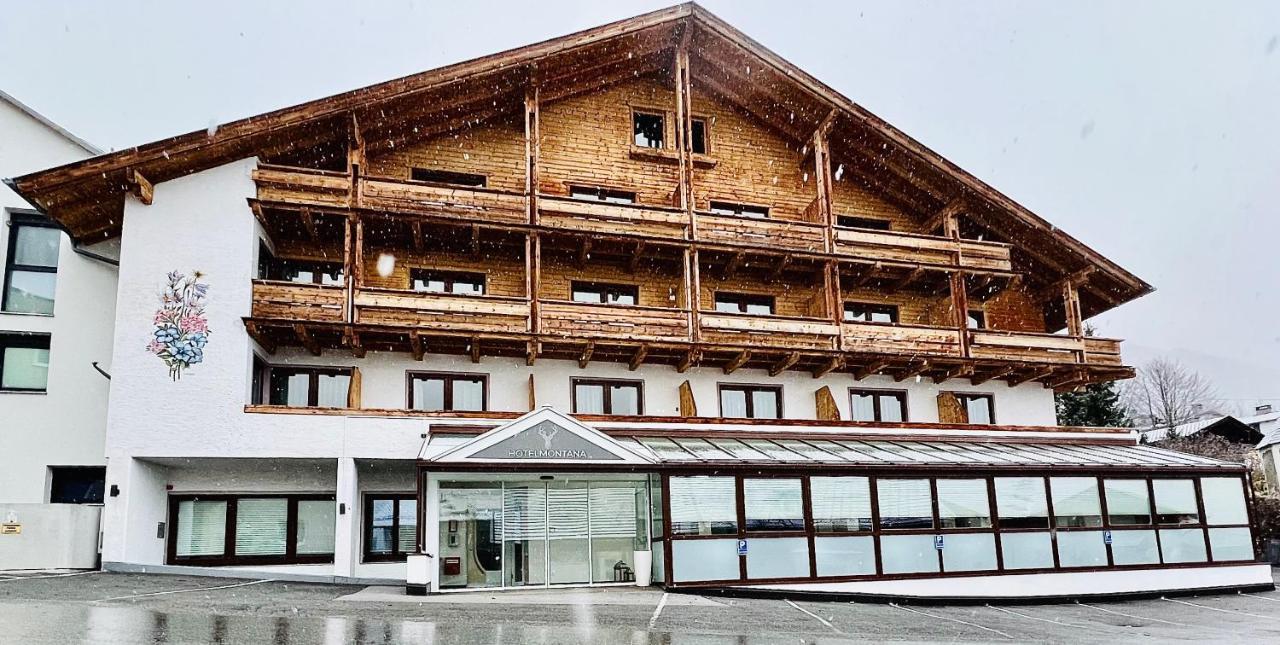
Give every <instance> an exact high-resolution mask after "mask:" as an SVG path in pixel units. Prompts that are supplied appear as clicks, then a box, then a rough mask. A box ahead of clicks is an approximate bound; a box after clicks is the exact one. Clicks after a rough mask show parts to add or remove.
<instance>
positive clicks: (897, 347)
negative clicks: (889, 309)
mask: <svg viewBox="0 0 1280 645" xmlns="http://www.w3.org/2000/svg"><path fill="white" fill-rule="evenodd" d="M840 333H841V335H842V336H843V344H844V349H845V351H849V352H870V353H883V354H910V355H919V356H946V357H954V358H960V357H963V356H964V353H963V348H962V347H961V345H960V330H958V329H947V328H942V327H921V326H915V325H901V324H886V323H866V322H844V323H841V324H840Z"/></svg>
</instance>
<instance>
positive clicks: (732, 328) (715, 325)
mask: <svg viewBox="0 0 1280 645" xmlns="http://www.w3.org/2000/svg"><path fill="white" fill-rule="evenodd" d="M699 319H700V320H701V321H702V340H703V341H705V342H708V343H714V344H718V345H740V346H742V347H746V348H760V349H789V350H806V349H807V350H830V349H835V348H836V337H837V336H839V335H840V327H839V326H838V325H836V324H835V323H833V322H831V321H830V320H826V319H822V318H789V317H784V316H752V315H748V314H726V313H714V312H703V313H702V314H701V315H700V316H699Z"/></svg>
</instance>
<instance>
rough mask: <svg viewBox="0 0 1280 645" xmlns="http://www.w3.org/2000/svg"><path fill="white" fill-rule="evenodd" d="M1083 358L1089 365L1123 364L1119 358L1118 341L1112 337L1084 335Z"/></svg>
mask: <svg viewBox="0 0 1280 645" xmlns="http://www.w3.org/2000/svg"><path fill="white" fill-rule="evenodd" d="M1084 359H1085V361H1084V362H1085V363H1088V364H1090V365H1115V366H1119V365H1124V361H1123V360H1121V358H1120V341H1119V340H1116V339H1114V338H1090V337H1085V339H1084Z"/></svg>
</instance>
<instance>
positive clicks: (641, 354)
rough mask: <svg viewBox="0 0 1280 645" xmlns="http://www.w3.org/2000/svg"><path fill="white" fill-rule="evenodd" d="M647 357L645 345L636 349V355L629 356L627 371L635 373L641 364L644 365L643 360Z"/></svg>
mask: <svg viewBox="0 0 1280 645" xmlns="http://www.w3.org/2000/svg"><path fill="white" fill-rule="evenodd" d="M648 355H649V346H648V345H647V344H641V345H640V346H639V347H637V348H636V353H634V354H632V355H631V362H630V363H628V364H627V369H629V370H631V371H632V372H634V371H636V370H637V369H639V368H640V366H641V365H642V364H644V359H645V357H646V356H648Z"/></svg>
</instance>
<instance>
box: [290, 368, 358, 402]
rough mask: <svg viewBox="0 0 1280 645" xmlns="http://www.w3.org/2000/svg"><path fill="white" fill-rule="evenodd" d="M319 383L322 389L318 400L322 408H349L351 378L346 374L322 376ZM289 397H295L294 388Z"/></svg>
mask: <svg viewBox="0 0 1280 645" xmlns="http://www.w3.org/2000/svg"><path fill="white" fill-rule="evenodd" d="M319 381H320V385H319V388H320V389H319V391H318V396H317V398H316V404H317V405H319V406H320V407H322V408H345V407H347V389H348V388H349V387H350V386H351V377H350V376H348V375H346V374H338V375H329V374H321V375H320V376H319ZM289 395H290V397H292V396H293V388H290V392H289Z"/></svg>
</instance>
